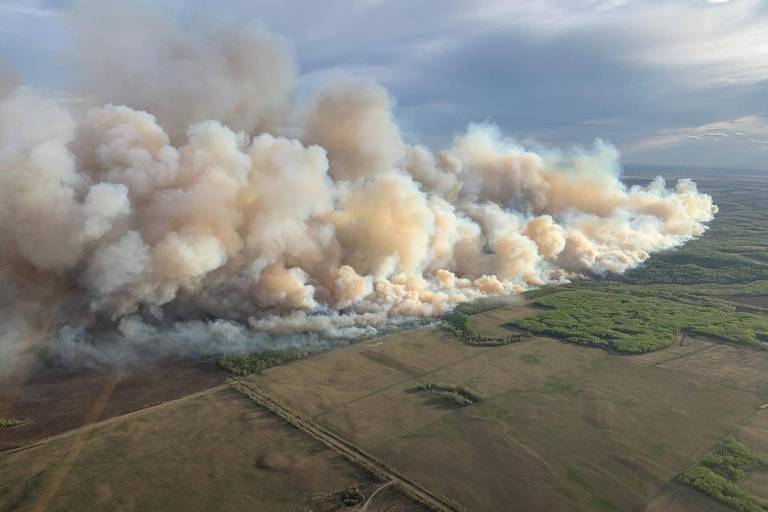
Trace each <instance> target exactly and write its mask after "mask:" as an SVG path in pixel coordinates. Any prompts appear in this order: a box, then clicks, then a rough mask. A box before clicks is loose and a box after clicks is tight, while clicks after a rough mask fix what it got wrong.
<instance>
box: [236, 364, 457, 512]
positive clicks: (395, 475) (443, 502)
mask: <svg viewBox="0 0 768 512" xmlns="http://www.w3.org/2000/svg"><path fill="white" fill-rule="evenodd" d="M230 383H231V385H232V388H233V389H235V390H237V391H239V392H241V393H243V394H244V395H246V396H247V397H248V398H250V399H251V400H253V401H254V402H256V403H257V404H258V405H260V406H261V407H264V408H265V409H267V410H268V411H271V412H272V413H274V414H275V415H277V416H279V417H280V418H282V419H284V420H285V421H287V422H289V423H290V424H292V425H293V426H295V427H296V428H298V429H300V430H302V431H304V432H306V433H307V434H309V435H310V436H312V437H314V438H315V439H317V440H318V441H320V442H321V443H323V444H324V445H326V446H327V447H329V448H331V449H332V450H334V451H335V452H337V453H339V454H340V455H342V456H344V457H346V458H347V459H349V460H351V461H352V462H353V463H355V464H357V465H358V466H361V467H363V468H364V469H365V470H367V471H369V472H370V473H373V474H374V475H376V476H378V477H379V478H381V479H383V480H385V481H386V480H389V481H390V483H389V484H387V485H395V486H397V487H399V488H400V489H401V490H402V491H403V492H404V494H405V495H406V496H408V497H410V498H412V499H414V500H416V501H418V502H420V503H422V504H423V505H426V506H427V507H428V508H430V509H431V510H435V511H438V512H466V511H465V509H464V508H463V507H461V506H460V505H458V504H454V503H451V502H449V501H448V500H447V499H446V498H443V497H441V496H438V495H436V494H434V493H432V492H431V491H429V490H428V489H425V488H424V487H422V486H421V485H419V484H417V483H416V482H414V481H412V480H410V479H408V478H407V477H405V476H403V475H402V474H400V473H399V472H398V471H397V470H395V469H393V468H391V467H389V466H387V465H386V464H384V463H382V462H380V461H378V460H376V459H375V458H374V457H372V456H371V455H369V454H367V453H366V452H364V451H363V450H361V449H360V448H358V447H357V446H355V445H353V444H352V443H350V442H348V441H346V440H345V439H343V438H341V437H339V436H337V435H336V434H334V433H333V432H330V431H328V430H326V429H325V428H323V427H321V426H320V425H318V424H316V423H315V422H313V421H312V420H311V419H309V418H306V417H303V416H302V415H301V414H299V413H297V412H295V411H293V410H292V409H291V408H290V407H288V406H286V405H285V404H282V403H280V402H279V401H277V400H275V399H273V398H272V397H270V396H268V395H267V394H265V393H263V392H262V391H260V390H259V389H258V388H256V387H254V386H252V385H249V384H246V383H245V382H243V381H241V380H237V379H232V380H230ZM380 489H381V488H380Z"/></svg>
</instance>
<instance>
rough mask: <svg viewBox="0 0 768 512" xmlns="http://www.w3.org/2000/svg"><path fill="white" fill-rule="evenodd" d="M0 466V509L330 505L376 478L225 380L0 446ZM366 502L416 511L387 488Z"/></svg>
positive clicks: (372, 485)
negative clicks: (1, 450) (26, 442)
mask: <svg viewBox="0 0 768 512" xmlns="http://www.w3.org/2000/svg"><path fill="white" fill-rule="evenodd" d="M67 464H69V465H68V466H67ZM0 475H2V479H1V480H0V510H2V511H9V512H10V511H25V510H30V511H33V510H50V511H67V512H68V511H77V510H89V511H99V510H103V511H114V510H153V511H196V510H199V511H208V510H222V511H226V510H231V511H242V510H259V511H264V512H271V511H274V512H283V511H291V510H296V511H306V510H311V511H318V512H319V511H331V510H338V509H339V508H340V504H341V498H340V494H341V493H342V492H343V491H344V490H345V489H346V488H347V487H348V486H350V485H352V486H355V487H358V488H359V489H361V490H362V491H364V492H366V493H370V492H372V491H373V490H374V489H376V488H377V487H378V486H380V485H381V482H378V481H377V480H375V479H374V478H372V477H370V476H369V475H367V474H366V473H364V472H363V471H362V470H360V469H359V468H358V467H356V466H355V465H353V464H351V463H349V462H348V461H347V460H345V459H344V458H342V457H341V456H339V455H337V454H336V453H334V452H332V451H330V450H328V449H327V448H325V447H324V446H323V445H322V444H320V443H319V442H317V441H315V440H313V439H311V438H309V437H308V436H306V435H305V434H304V433H302V432H300V431H298V430H296V429H294V428H293V427H291V426H290V425H288V424H286V423H285V422H283V421H282V420H280V419H279V418H277V417H275V416H274V415H272V414H271V413H269V412H267V411H265V410H263V409H261V408H259V407H256V406H255V404H253V402H251V401H250V400H248V399H247V398H245V397H244V396H243V395H241V394H240V393H237V392H235V391H233V390H231V389H226V388H223V389H222V388H216V389H214V390H211V391H208V392H203V393H201V394H198V395H196V396H193V397H191V398H189V399H181V400H179V401H175V402H171V403H169V404H167V405H164V406H159V407H156V408H152V409H149V410H146V411H142V412H138V413H133V414H131V415H128V416H125V417H121V418H114V419H112V420H108V421H106V422H103V423H101V424H98V425H96V426H93V427H86V428H85V429H82V430H78V431H74V432H71V433H68V434H66V435H63V436H60V437H57V438H54V439H52V440H49V441H46V442H44V443H42V444H40V445H37V446H33V447H30V448H27V449H23V450H17V451H13V452H10V453H6V454H4V455H3V456H2V458H0ZM9 476H10V478H9ZM52 486H57V487H56V493H55V497H53V498H52V499H50V501H47V500H46V496H47V495H49V494H50V491H51V487H52ZM46 503H47V505H48V506H47V509H46V508H40V507H41V506H43V505H44V504H46ZM376 503H377V507H378V506H379V505H381V506H382V507H383V506H396V507H399V508H396V509H395V510H401V511H406V510H411V511H416V510H421V509H418V508H416V507H415V506H414V505H412V504H410V503H409V502H408V501H406V500H405V499H404V498H402V497H401V496H399V495H397V494H394V493H389V494H388V493H386V492H385V493H382V494H381V495H380V496H377V497H376Z"/></svg>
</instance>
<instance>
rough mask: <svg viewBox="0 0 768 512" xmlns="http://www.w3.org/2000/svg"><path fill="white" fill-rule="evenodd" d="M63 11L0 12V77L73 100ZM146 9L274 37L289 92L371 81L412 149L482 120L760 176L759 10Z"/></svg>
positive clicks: (611, 1) (763, 60) (697, 4)
mask: <svg viewBox="0 0 768 512" xmlns="http://www.w3.org/2000/svg"><path fill="white" fill-rule="evenodd" d="M74 3H75V0H0V67H2V68H5V69H12V70H13V72H14V73H15V75H16V76H17V78H18V80H19V81H21V82H24V83H27V84H29V85H32V86H34V87H37V88H40V89H41V90H44V91H47V92H48V94H51V95H52V96H57V97H66V96H67V95H69V94H73V95H76V94H77V91H76V90H73V89H74V86H73V85H72V84H73V83H74V82H75V80H74V77H73V76H72V73H73V71H72V70H73V66H72V65H71V61H72V60H73V59H74V55H73V54H74V46H75V45H74V43H73V39H74V34H73V31H74V28H73V24H72V23H71V16H69V13H70V11H71V10H72V8H73V5H74ZM148 3H151V4H155V7H156V8H157V9H158V11H160V12H162V13H163V15H164V16H167V17H171V18H173V19H174V21H175V22H176V23H178V24H179V25H180V26H182V27H184V28H185V29H186V30H190V31H194V30H197V29H198V27H200V26H201V25H204V24H206V23H209V22H210V20H224V21H234V22H236V23H254V24H258V25H260V26H262V27H265V28H267V29H268V30H270V31H272V32H274V33H277V34H280V35H282V36H284V37H286V38H287V39H289V40H290V41H291V42H292V44H293V47H294V51H295V54H296V58H297V61H298V65H299V72H300V87H299V90H298V92H297V94H298V95H299V96H302V95H309V94H311V92H312V91H313V90H314V89H316V88H317V87H319V86H321V85H323V84H325V83H328V82H330V81H333V80H334V79H337V78H340V77H350V76H352V77H365V78H370V79H373V80H375V81H377V82H379V83H381V84H383V85H384V86H386V87H387V88H388V89H389V91H390V93H391V94H392V95H393V96H394V97H395V98H396V101H397V106H396V109H395V113H396V117H397V119H398V122H399V123H400V125H401V127H402V128H403V130H404V134H405V138H406V139H407V140H408V141H409V142H412V143H424V144H427V145H429V146H433V147H442V146H446V145H448V144H449V143H450V141H451V139H452V138H453V136H454V135H455V134H456V133H459V132H460V131H462V130H464V128H465V127H466V125H467V124H468V123H470V122H492V123H495V124H497V125H498V126H499V127H500V128H501V130H502V131H503V132H504V133H506V134H507V135H509V136H512V137H515V138H516V139H519V140H521V141H536V142H537V143H539V144H544V145H547V146H555V147H569V146H571V145H588V144H591V143H592V141H593V140H594V139H596V138H600V139H603V140H606V141H609V142H610V143H612V144H614V145H615V146H617V147H618V148H619V150H620V151H621V153H622V162H623V163H624V164H648V165H659V166H661V165H667V164H672V165H696V166H723V167H733V168H758V169H763V168H768V2H764V1H762V0H666V1H663V0H538V1H535V2H530V1H517V0H360V1H356V2H352V1H341V0H324V1H322V2H318V1H315V0H301V1H298V0H296V1H291V0H219V1H217V2H208V1H205V0H154V1H149V2H148ZM118 5H119V4H118ZM137 37H140V35H137Z"/></svg>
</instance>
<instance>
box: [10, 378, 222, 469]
mask: <svg viewBox="0 0 768 512" xmlns="http://www.w3.org/2000/svg"><path fill="white" fill-rule="evenodd" d="M229 387H230V386H229V385H227V384H219V385H218V386H214V387H211V388H208V389H204V390H202V391H198V392H196V393H192V394H189V395H184V396H182V397H179V398H175V399H173V400H168V401H165V402H160V403H159V404H155V405H150V406H148V407H144V408H143V409H137V410H135V411H131V412H127V413H125V414H122V415H120V416H112V417H111V418H107V419H104V420H101V421H96V422H93V423H85V424H83V425H81V426H79V427H75V428H72V429H70V430H65V431H64V432H60V433H58V434H53V435H52V436H48V437H44V438H42V439H37V440H35V441H30V442H29V443H26V444H23V445H21V446H16V447H14V448H8V449H6V450H0V457H2V456H5V455H10V454H12V453H18V452H23V451H25V450H29V449H32V448H36V447H38V446H41V445H44V444H48V443H50V442H53V441H57V440H59V439H67V438H69V437H72V436H78V435H80V434H83V433H87V432H90V431H91V430H94V429H97V428H99V427H103V426H106V425H112V424H114V423H119V422H121V421H124V420H126V419H130V418H133V417H136V416H141V415H144V414H148V413H151V412H152V411H156V410H158V409H163V408H165V407H169V406H171V405H173V404H177V403H179V402H184V401H186V400H192V399H194V398H197V397H199V396H203V395H210V394H212V393H215V392H217V391H221V390H222V389H227V388H229Z"/></svg>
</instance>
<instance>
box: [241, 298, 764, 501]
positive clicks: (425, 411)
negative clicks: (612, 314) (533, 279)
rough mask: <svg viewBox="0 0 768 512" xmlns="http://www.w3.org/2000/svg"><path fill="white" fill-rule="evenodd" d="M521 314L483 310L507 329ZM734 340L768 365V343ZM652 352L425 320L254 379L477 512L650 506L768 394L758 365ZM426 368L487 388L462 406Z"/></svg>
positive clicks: (486, 319) (478, 318) (485, 318)
mask: <svg viewBox="0 0 768 512" xmlns="http://www.w3.org/2000/svg"><path fill="white" fill-rule="evenodd" d="M521 307H523V308H525V306H521ZM505 311H509V313H508V317H505V315H504V314H503V312H505ZM524 311H526V312H527V313H528V314H530V312H531V311H532V310H531V309H530V308H526V309H525V310H524ZM520 314H521V311H519V310H516V307H515V306H512V307H508V308H505V309H503V310H496V311H493V312H489V313H481V314H479V315H475V316H473V317H472V319H473V323H475V324H476V325H485V326H486V328H487V329H489V327H488V325H487V324H489V323H494V322H496V323H497V328H500V329H503V324H504V323H506V322H508V321H509V320H512V319H516V318H519V317H520V316H521V315H520ZM700 343H703V344H709V345H711V347H713V350H714V348H717V347H719V346H720V345H718V344H715V343H712V342H709V341H703V340H702V341H700ZM709 345H708V346H709ZM728 349H729V350H732V351H734V354H731V355H736V354H739V355H742V356H743V357H745V358H751V360H757V361H759V363H756V364H762V365H765V364H768V353H762V352H755V351H754V350H752V349H749V348H741V347H728ZM741 351H749V354H746V353H743V354H742V353H741ZM424 352H431V353H435V354H440V357H439V360H430V359H425V358H424ZM644 357H646V356H641V357H637V358H633V357H626V356H619V355H615V354H610V353H606V352H605V351H603V350H599V349H592V348H583V347H579V346H576V345H571V344H566V343H563V342H560V341H556V340H553V339H550V338H542V337H534V338H530V339H528V340H526V341H523V342H519V343H514V344H510V345H505V346H501V347H493V348H481V347H468V346H466V345H464V344H462V343H460V342H459V341H457V340H455V339H453V338H452V336H450V335H446V334H445V333H441V332H440V331H438V330H435V329H420V330H413V331H409V332H407V333H400V334H397V335H393V336H389V337H386V338H383V339H381V340H374V341H370V342H364V343H361V344H359V345H356V346H354V347H349V348H346V349H342V350H338V351H335V352H331V353H327V354H322V355H320V356H317V357H315V358H312V359H310V360H306V361H301V362H296V363H293V364H290V365H288V366H285V367H280V368H273V369H271V370H268V371H266V372H264V373H263V374H261V375H259V376H254V377H251V378H250V379H249V382H251V383H253V384H255V385H257V386H258V387H259V388H260V389H263V390H265V391H266V392H268V393H270V394H271V395H273V396H275V397H278V398H279V399H281V400H283V401H284V402H286V403H288V404H290V405H291V406H292V407H294V408H295V409H297V410H298V411H300V412H302V413H305V414H307V415H310V416H312V417H314V419H315V421H317V422H318V423H320V424H321V425H323V426H325V427H327V428H329V429H331V430H332V431H334V432H336V433H338V434H340V435H342V436H344V437H345V438H348V439H350V440H351V441H352V442H354V443H356V444H358V445H359V446H361V447H363V448H365V449H366V450H368V451H369V452H372V453H373V454H374V455H375V456H377V457H378V458H380V459H382V460H383V461H385V462H387V463H389V464H391V465H393V466H395V467H396V468H398V469H400V470H402V471H403V472H405V473H406V474H409V475H410V476H411V477H413V478H414V479H416V480H418V481H420V482H422V483H424V484H425V485H427V486H428V487H430V488H432V489H436V490H438V491H439V492H442V493H444V494H446V495H448V496H449V497H451V498H453V499H455V500H457V501H458V502H460V503H461V504H463V505H464V506H466V507H467V508H468V509H470V510H505V509H507V508H506V507H509V506H510V504H511V503H514V508H513V509H514V510H521V511H525V510H531V511H534V510H642V509H643V507H644V506H646V505H648V504H650V503H651V502H652V501H653V500H654V498H655V497H656V496H657V495H658V494H659V493H661V492H663V491H664V488H665V486H666V485H667V483H668V482H669V481H670V480H671V479H672V478H674V477H675V475H676V474H677V473H678V472H680V471H681V470H682V469H684V468H685V467H686V466H687V465H688V464H689V463H691V462H693V461H695V460H696V459H697V458H698V457H700V456H701V455H703V454H704V453H706V452H707V451H708V450H709V449H710V448H711V447H712V446H713V445H714V444H716V443H717V442H718V441H719V440H720V439H721V438H722V437H723V436H725V435H727V434H728V433H730V432H731V431H733V430H734V429H737V428H738V427H739V426H740V425H741V424H742V423H744V422H746V421H749V420H750V418H752V417H753V416H754V415H755V412H756V411H757V410H758V408H759V407H760V405H762V403H763V400H764V397H763V396H761V395H762V393H761V390H760V389H757V388H759V383H760V382H761V379H762V376H761V374H760V372H754V373H753V374H751V377H743V379H744V380H741V381H738V382H734V380H733V379H732V376H731V375H730V373H729V371H728V369H727V368H726V369H725V371H724V373H723V374H722V375H721V374H720V373H719V367H720V364H719V361H718V359H717V358H710V357H709V356H707V355H705V354H703V353H702V352H701V351H692V352H691V353H690V354H689V355H688V357H692V358H694V359H693V360H692V361H694V362H692V363H691V366H693V367H694V368H693V369H690V370H689V369H684V368H681V367H680V365H681V364H682V361H683V360H685V357H679V358H678V359H676V360H675V361H677V364H676V365H674V366H665V364H667V365H671V363H670V362H661V363H660V362H658V361H655V360H653V359H652V358H647V359H644ZM755 357H756V359H755ZM427 379H429V380H435V381H441V382H451V383H454V384H456V385H462V386H467V387H470V388H471V389H473V390H475V391H477V392H478V393H479V394H480V395H481V396H483V397H484V399H483V401H482V402H480V403H478V404H474V405H472V406H470V407H464V408H456V407H451V406H449V405H446V404H445V403H442V402H440V401H438V400H435V399H434V398H433V397H430V396H428V395H424V394H422V393H418V392H416V391H415V388H416V387H417V386H418V383H419V381H423V380H427Z"/></svg>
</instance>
